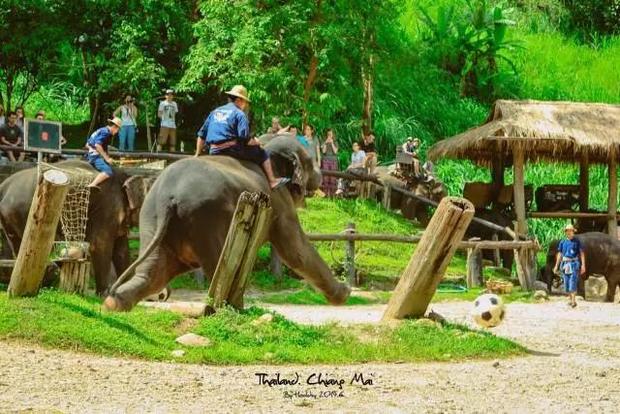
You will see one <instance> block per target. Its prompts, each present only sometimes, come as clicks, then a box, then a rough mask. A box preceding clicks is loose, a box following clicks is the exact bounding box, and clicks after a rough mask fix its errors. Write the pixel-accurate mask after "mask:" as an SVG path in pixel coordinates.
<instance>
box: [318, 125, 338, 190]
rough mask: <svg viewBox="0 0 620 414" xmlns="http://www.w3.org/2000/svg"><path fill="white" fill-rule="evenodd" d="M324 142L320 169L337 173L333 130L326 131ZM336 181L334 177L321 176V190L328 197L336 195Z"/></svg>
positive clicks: (336, 146)
mask: <svg viewBox="0 0 620 414" xmlns="http://www.w3.org/2000/svg"><path fill="white" fill-rule="evenodd" d="M325 134H326V135H325V142H324V143H323V145H322V146H321V154H322V159H321V169H323V170H327V171H338V144H336V139H335V137H334V130H333V129H331V128H330V129H328V130H327V132H326V133H325ZM337 188H338V180H337V179H336V177H330V176H323V180H322V182H321V190H322V191H323V192H324V193H325V194H326V195H327V196H328V197H332V196H334V195H335V194H336V190H337Z"/></svg>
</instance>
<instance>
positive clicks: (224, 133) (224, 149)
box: [195, 85, 290, 190]
mask: <svg viewBox="0 0 620 414" xmlns="http://www.w3.org/2000/svg"><path fill="white" fill-rule="evenodd" d="M226 95H228V99H229V102H228V103H227V104H226V105H224V106H220V107H219V108H217V109H215V110H214V111H213V112H211V113H210V114H209V116H208V117H207V119H206V120H205V122H204V124H203V125H202V128H200V130H199V131H198V137H197V139H196V155H195V156H196V157H198V156H199V155H200V154H201V153H202V150H203V149H204V146H205V141H206V143H207V144H209V154H211V155H228V156H230V157H233V158H236V159H239V160H246V161H252V162H254V163H256V164H258V165H260V166H262V168H263V171H264V172H265V175H266V176H267V179H268V180H269V186H270V187H271V189H272V190H274V189H276V188H278V187H281V186H283V185H285V184H286V183H287V182H289V181H290V180H289V179H288V178H276V177H275V176H274V174H273V169H272V168H271V161H270V160H269V155H268V154H267V152H266V151H265V150H264V149H262V148H261V147H260V142H259V141H258V140H257V139H256V138H250V123H249V121H248V117H247V115H246V114H245V112H243V111H244V110H245V109H246V108H247V107H248V103H249V102H250V100H249V99H248V92H247V90H246V88H245V87H244V86H243V85H236V86H235V87H233V88H232V89H231V90H229V91H227V92H226Z"/></svg>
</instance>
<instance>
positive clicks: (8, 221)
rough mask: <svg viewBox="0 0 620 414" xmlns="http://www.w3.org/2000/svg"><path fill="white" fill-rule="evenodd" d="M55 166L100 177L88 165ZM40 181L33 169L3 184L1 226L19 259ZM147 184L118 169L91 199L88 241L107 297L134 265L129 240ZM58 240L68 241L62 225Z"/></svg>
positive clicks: (98, 285) (101, 290)
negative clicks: (119, 277)
mask: <svg viewBox="0 0 620 414" xmlns="http://www.w3.org/2000/svg"><path fill="white" fill-rule="evenodd" d="M54 165H55V166H57V167H58V168H62V169H67V170H75V169H83V170H85V171H87V172H89V173H92V174H95V173H96V171H95V170H94V169H93V168H92V167H91V166H90V165H89V164H88V163H87V162H84V161H78V160H74V161H65V162H60V163H57V164H54ZM36 177H37V169H36V168H30V169H27V170H23V171H20V172H18V173H15V174H13V175H11V176H10V177H9V178H7V179H6V180H5V181H4V182H3V183H2V184H1V185H0V224H1V225H2V229H3V231H4V234H5V236H6V238H7V239H8V241H9V243H10V245H11V250H12V252H13V255H14V256H17V252H18V251H19V248H20V245H21V241H22V237H23V234H24V229H25V227H26V221H27V219H28V212H29V210H30V204H31V203H32V198H33V196H34V192H35V189H36ZM147 179H148V178H147ZM144 180H145V179H144V178H143V177H138V176H134V177H129V176H127V175H126V174H125V173H123V172H122V171H120V170H116V171H115V175H114V176H113V177H112V178H111V179H109V180H107V181H106V182H105V183H104V184H103V185H102V187H101V191H97V192H93V193H92V194H91V195H90V202H89V209H88V223H87V228H86V241H87V242H89V243H90V255H91V261H92V268H93V273H94V276H95V282H96V289H97V293H98V294H100V295H104V294H105V293H106V291H107V289H108V287H109V286H110V285H111V284H112V283H113V282H114V280H115V276H116V275H120V274H121V273H122V272H123V271H124V270H125V269H126V268H127V267H128V266H129V243H128V239H127V236H128V233H129V228H130V226H136V225H137V224H138V223H137V218H138V212H139V210H140V207H141V206H142V201H143V200H144V196H145V191H146V189H145V181H144ZM57 240H62V235H61V229H60V225H59V229H58V236H57ZM112 265H113V266H114V269H112Z"/></svg>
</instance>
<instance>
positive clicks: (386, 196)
mask: <svg viewBox="0 0 620 414" xmlns="http://www.w3.org/2000/svg"><path fill="white" fill-rule="evenodd" d="M383 207H384V208H385V209H386V210H391V209H392V186H391V185H389V184H386V185H384V186H383Z"/></svg>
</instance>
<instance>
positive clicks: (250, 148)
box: [209, 142, 269, 165]
mask: <svg viewBox="0 0 620 414" xmlns="http://www.w3.org/2000/svg"><path fill="white" fill-rule="evenodd" d="M209 154H211V155H228V156H229V157H232V158H236V159H238V160H243V161H251V162H253V163H255V164H258V165H261V164H262V163H264V162H265V161H267V160H268V159H269V154H267V151H265V150H264V149H262V148H261V147H260V146H259V145H246V144H243V143H240V142H239V143H237V144H235V145H233V146H232V147H228V148H222V149H221V150H213V149H212V150H211V151H210V152H209Z"/></svg>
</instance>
